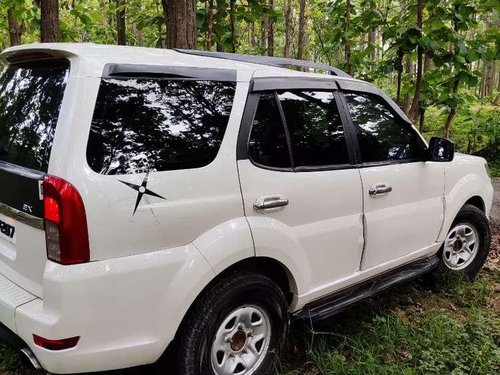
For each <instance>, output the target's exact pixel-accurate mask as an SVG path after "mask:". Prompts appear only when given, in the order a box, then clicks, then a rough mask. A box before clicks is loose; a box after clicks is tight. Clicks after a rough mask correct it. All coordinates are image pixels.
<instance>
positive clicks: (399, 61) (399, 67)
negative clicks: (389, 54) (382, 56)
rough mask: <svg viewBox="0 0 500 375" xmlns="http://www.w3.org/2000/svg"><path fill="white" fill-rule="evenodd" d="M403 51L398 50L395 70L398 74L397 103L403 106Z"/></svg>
mask: <svg viewBox="0 0 500 375" xmlns="http://www.w3.org/2000/svg"><path fill="white" fill-rule="evenodd" d="M403 57H404V54H403V50H402V49H401V48H399V49H398V57H397V59H396V63H395V65H396V66H395V68H396V72H397V73H398V79H397V84H396V85H397V86H396V103H398V105H399V106H401V76H402V75H403Z"/></svg>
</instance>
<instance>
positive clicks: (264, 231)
mask: <svg viewBox="0 0 500 375" xmlns="http://www.w3.org/2000/svg"><path fill="white" fill-rule="evenodd" d="M332 83H333V85H332ZM257 86H258V85H256V84H254V87H257ZM279 86H280V89H272V88H271V87H266V90H265V91H262V92H253V93H252V94H250V97H249V99H248V102H247V109H246V113H245V116H244V120H243V124H242V131H241V133H240V141H239V147H238V150H239V151H238V159H239V160H238V169H239V173H240V180H241V188H242V194H243V199H244V204H245V212H246V215H247V218H248V221H249V223H250V227H251V229H252V234H253V238H254V241H255V248H256V253H257V255H258V256H271V257H273V258H274V259H277V260H279V261H281V262H282V263H283V264H285V266H288V267H294V265H295V266H297V267H298V270H297V273H296V276H297V277H300V278H302V279H303V283H302V292H306V293H307V292H311V291H313V290H315V291H317V292H318V293H319V291H321V290H322V289H323V288H326V287H327V286H328V285H329V284H331V283H332V282H333V281H335V280H337V279H340V278H342V277H345V276H348V275H350V274H352V273H354V272H356V271H359V264H360V260H361V254H362V249H363V224H362V189H361V180H360V176H359V171H358V169H356V165H355V162H354V160H353V159H352V154H351V153H350V151H348V150H350V147H349V146H348V144H349V141H348V140H346V138H347V139H348V138H349V137H346V134H345V133H344V127H343V122H342V120H341V113H340V112H339V110H338V107H337V96H338V93H337V92H336V90H335V87H336V86H335V84H334V82H333V81H330V82H328V84H327V85H326V86H327V87H329V88H330V89H325V87H322V88H319V89H315V88H314V87H308V88H297V87H295V88H293V89H292V88H286V87H283V84H282V80H280V83H279ZM332 87H333V88H332ZM343 115H344V114H343V113H342V116H343ZM350 154H351V155H350ZM299 292H300V291H299Z"/></svg>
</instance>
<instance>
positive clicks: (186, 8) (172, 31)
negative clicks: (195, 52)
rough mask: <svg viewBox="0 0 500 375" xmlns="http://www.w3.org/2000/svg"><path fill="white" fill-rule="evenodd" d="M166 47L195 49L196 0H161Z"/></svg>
mask: <svg viewBox="0 0 500 375" xmlns="http://www.w3.org/2000/svg"><path fill="white" fill-rule="evenodd" d="M161 3H162V6H163V13H164V15H165V19H166V20H167V48H187V49H196V37H197V29H196V0H175V1H172V0H162V1H161Z"/></svg>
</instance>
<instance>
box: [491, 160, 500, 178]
mask: <svg viewBox="0 0 500 375" xmlns="http://www.w3.org/2000/svg"><path fill="white" fill-rule="evenodd" d="M488 167H489V168H490V173H491V177H500V161H494V162H489V163H488Z"/></svg>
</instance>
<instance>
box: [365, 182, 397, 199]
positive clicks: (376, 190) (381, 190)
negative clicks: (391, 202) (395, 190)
mask: <svg viewBox="0 0 500 375" xmlns="http://www.w3.org/2000/svg"><path fill="white" fill-rule="evenodd" d="M391 191H392V186H389V185H386V184H377V185H373V186H372V187H371V188H370V190H368V193H369V194H370V197H372V198H377V197H383V196H385V195H387V194H389V193H390V192H391Z"/></svg>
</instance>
